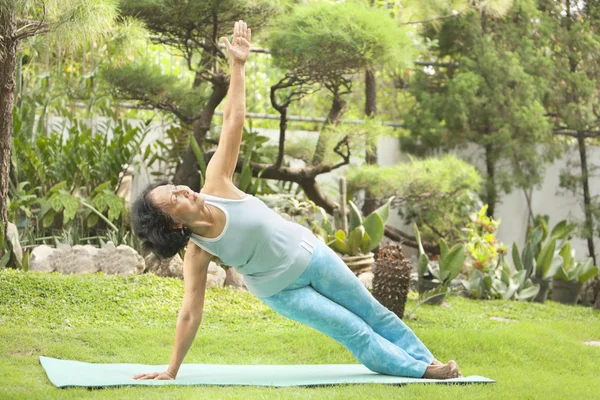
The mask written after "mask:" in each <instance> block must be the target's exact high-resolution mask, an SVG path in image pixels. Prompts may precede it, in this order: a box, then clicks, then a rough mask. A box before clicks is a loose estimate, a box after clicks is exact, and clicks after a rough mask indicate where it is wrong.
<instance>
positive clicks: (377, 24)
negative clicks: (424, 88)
mask: <svg viewBox="0 0 600 400" xmlns="http://www.w3.org/2000/svg"><path fill="white" fill-rule="evenodd" d="M268 43H269V47H270V49H271V53H272V55H273V60H274V64H275V65H276V66H277V67H279V68H280V69H282V70H283V71H285V72H284V74H285V75H284V77H283V78H282V79H281V80H280V81H279V82H278V83H276V84H275V85H273V86H272V87H271V103H272V105H273V107H274V108H275V109H276V110H277V111H278V112H279V113H280V116H281V118H280V143H279V155H278V157H277V161H276V162H275V163H274V164H272V165H264V164H257V163H250V167H251V168H252V171H253V174H254V176H258V174H261V177H262V178H268V179H279V180H284V181H291V182H296V183H298V184H299V185H300V186H301V187H302V188H303V189H304V191H305V193H306V195H307V196H308V197H309V198H310V199H311V200H312V201H314V202H315V203H316V204H317V205H319V206H321V207H323V208H324V209H325V210H326V211H327V212H329V213H332V212H333V210H334V209H335V208H337V203H335V202H334V201H332V200H330V199H328V198H327V197H326V196H325V195H324V194H323V193H322V191H321V190H320V189H319V187H318V185H317V183H316V176H317V175H319V174H323V173H326V172H330V171H332V170H333V169H335V168H339V167H341V166H343V165H346V164H348V163H349V162H350V149H351V147H353V146H352V142H353V141H355V139H356V137H357V136H358V135H360V136H365V135H366V132H365V130H364V129H361V128H358V129H355V128H348V127H338V126H337V124H338V122H339V120H340V118H341V116H342V114H343V112H344V110H345V106H346V102H345V99H344V96H345V95H346V94H348V93H350V91H351V90H352V77H353V76H352V74H354V73H356V72H358V71H360V70H362V69H364V68H367V67H374V66H377V65H385V64H390V63H391V64H402V63H407V60H408V59H409V57H410V53H411V51H410V49H411V48H412V46H411V44H410V43H409V42H408V38H407V36H406V35H405V32H404V31H403V30H402V29H401V28H399V27H398V26H397V25H396V24H395V23H393V20H392V19H391V18H390V16H389V15H388V14H387V13H386V12H385V11H382V10H377V9H370V8H368V7H367V6H366V5H365V4H364V3H362V2H347V3H342V4H329V3H320V4H312V5H307V6H298V7H296V8H295V9H294V10H293V12H291V13H290V14H288V15H285V16H282V17H281V18H280V19H279V20H278V21H277V22H276V23H275V24H274V27H273V28H272V29H271V30H270V31H269V40H268ZM321 87H323V88H325V89H326V90H327V92H328V93H329V94H330V95H331V106H330V109H329V113H328V116H327V118H326V122H325V123H324V125H323V127H322V129H321V132H320V133H319V138H318V141H317V145H316V148H315V150H314V153H313V156H312V159H311V160H308V165H307V166H306V167H305V168H300V169H290V168H287V167H283V166H281V160H282V158H283V154H284V151H285V130H286V127H287V119H286V116H287V108H288V107H289V105H290V104H291V102H293V101H297V100H299V99H300V98H302V97H303V96H306V95H307V94H309V93H312V92H314V91H316V90H318V89H319V88H321ZM374 133H375V132H374ZM336 135H337V136H338V139H339V140H338V141H337V143H336V144H335V145H332V138H333V137H334V136H336ZM332 148H333V151H334V152H335V153H336V154H338V155H339V156H340V157H341V158H342V160H341V161H340V162H338V163H335V164H334V163H333V161H332V160H330V159H328V157H327V155H328V152H331V149H332ZM344 148H345V150H346V151H345V152H343V150H344ZM240 162H241V161H240Z"/></svg>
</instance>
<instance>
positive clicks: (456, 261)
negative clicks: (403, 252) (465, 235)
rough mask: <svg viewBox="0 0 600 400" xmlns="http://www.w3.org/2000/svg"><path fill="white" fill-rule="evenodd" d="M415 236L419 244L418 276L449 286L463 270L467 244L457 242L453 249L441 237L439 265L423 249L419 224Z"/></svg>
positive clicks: (415, 226) (415, 227)
mask: <svg viewBox="0 0 600 400" xmlns="http://www.w3.org/2000/svg"><path fill="white" fill-rule="evenodd" d="M414 229H415V236H416V238H417V243H418V244H419V259H418V264H417V265H418V266H417V272H418V278H419V279H429V280H432V281H434V282H437V283H439V284H440V285H442V286H446V287H447V286H449V285H450V282H452V280H454V278H456V277H457V276H458V275H459V274H460V272H461V271H462V267H463V264H464V262H465V258H466V255H465V246H463V245H461V244H457V245H455V246H454V247H452V248H451V249H450V248H448V244H447V243H446V241H445V240H444V239H440V241H439V244H440V250H441V254H440V258H439V262H438V263H437V265H434V264H433V263H431V261H430V260H429V256H428V255H427V253H425V250H424V249H423V244H422V242H421V233H420V232H419V228H418V227H417V224H415V225H414Z"/></svg>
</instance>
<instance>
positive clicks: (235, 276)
mask: <svg viewBox="0 0 600 400" xmlns="http://www.w3.org/2000/svg"><path fill="white" fill-rule="evenodd" d="M225 274H226V276H225V283H224V286H231V288H232V289H237V290H248V287H247V286H246V284H245V283H244V281H243V279H242V275H241V274H239V273H238V272H237V271H236V270H235V269H234V268H227V270H226V271H225Z"/></svg>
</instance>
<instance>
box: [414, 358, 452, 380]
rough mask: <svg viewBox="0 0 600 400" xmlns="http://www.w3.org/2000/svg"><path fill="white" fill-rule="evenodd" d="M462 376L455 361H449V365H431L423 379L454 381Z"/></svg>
mask: <svg viewBox="0 0 600 400" xmlns="http://www.w3.org/2000/svg"><path fill="white" fill-rule="evenodd" d="M459 376H462V374H461V373H460V372H459V370H458V365H457V364H456V362H455V361H454V360H450V361H448V364H441V365H440V364H437V365H433V364H432V365H430V366H428V367H427V370H426V371H425V375H423V378H428V379H452V378H458V377H459Z"/></svg>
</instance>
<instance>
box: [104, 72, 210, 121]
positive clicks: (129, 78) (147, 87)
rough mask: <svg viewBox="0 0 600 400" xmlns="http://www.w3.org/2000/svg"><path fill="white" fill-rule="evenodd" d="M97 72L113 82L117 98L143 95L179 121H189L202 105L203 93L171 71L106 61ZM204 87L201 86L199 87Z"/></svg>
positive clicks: (135, 97) (204, 99)
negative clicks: (118, 64)
mask: <svg viewBox="0 0 600 400" xmlns="http://www.w3.org/2000/svg"><path fill="white" fill-rule="evenodd" d="M101 76H102V78H103V79H106V80H107V81H108V82H110V83H111V85H113V93H114V94H115V95H116V97H118V98H130V99H144V100H145V101H146V102H148V103H151V104H163V105H164V107H165V108H166V109H167V111H169V112H172V113H173V114H174V115H176V116H177V117H178V118H179V119H180V120H181V121H182V122H184V123H186V124H191V123H192V122H193V121H194V119H195V118H197V116H198V114H199V113H200V111H201V110H202V108H203V107H204V106H205V105H206V102H207V100H208V99H207V94H206V93H204V91H203V90H198V89H197V88H192V87H191V82H187V81H186V80H183V81H182V79H181V78H179V77H178V76H175V75H165V74H163V73H162V72H161V69H160V68H158V67H151V66H148V65H123V66H114V65H110V64H109V65H106V66H104V67H103V69H102V72H101ZM202 89H204V88H202Z"/></svg>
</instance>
